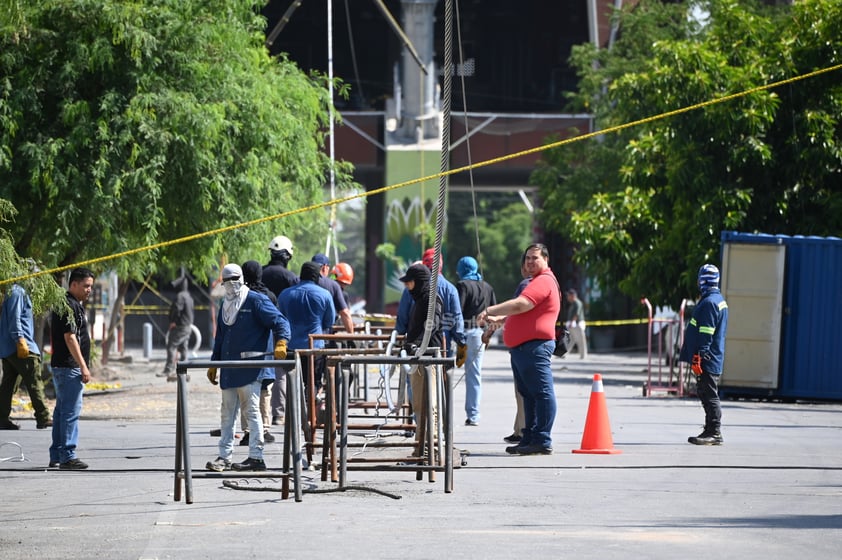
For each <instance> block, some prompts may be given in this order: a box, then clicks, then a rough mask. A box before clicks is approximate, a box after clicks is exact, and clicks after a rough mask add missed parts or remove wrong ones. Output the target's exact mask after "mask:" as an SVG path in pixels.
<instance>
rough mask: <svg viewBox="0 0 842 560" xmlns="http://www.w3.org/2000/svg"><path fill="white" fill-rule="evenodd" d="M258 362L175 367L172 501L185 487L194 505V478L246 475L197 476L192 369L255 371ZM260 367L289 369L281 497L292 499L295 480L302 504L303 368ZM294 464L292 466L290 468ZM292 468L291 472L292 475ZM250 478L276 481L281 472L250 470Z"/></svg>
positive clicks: (283, 363) (266, 363)
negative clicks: (189, 391) (189, 380)
mask: <svg viewBox="0 0 842 560" xmlns="http://www.w3.org/2000/svg"><path fill="white" fill-rule="evenodd" d="M255 363H256V361H255V360H230V361H211V360H189V361H186V362H178V364H177V366H176V376H177V377H178V384H177V393H176V394H177V401H176V429H175V469H174V480H173V484H174V488H173V500H174V501H176V502H180V501H181V495H182V487H183V490H184V498H185V502H186V503H188V504H192V503H193V479H194V478H228V477H238V478H240V477H242V476H243V474H242V473H239V472H236V471H234V472H230V473H216V472H205V471H202V472H199V473H194V472H193V468H192V464H191V459H190V420H189V414H188V406H187V403H188V400H187V379H186V378H187V372H188V371H189V370H190V369H207V368H212V367H215V368H253V367H255ZM259 364H260V367H290V369H291V370H292V371H290V372H289V373H288V375H287V398H286V415H285V422H284V447H283V448H284V451H283V467H282V469H281V472H280V476H281V478H282V487H281V498H282V499H284V500H286V499H288V498H289V477H290V474H291V475H292V478H293V486H294V491H295V501H296V502H300V501H301V499H302V487H301V448H302V446H301V440H300V431H299V430H300V428H299V427H300V426H301V425H302V423H301V403H302V402H303V396H302V394H301V386H302V382H301V377H300V373H299V372H300V368H296V369H293V367H292V366H294V365H295V360H261V361H260V362H259ZM290 462H292V465H290ZM290 467H292V472H291V473H290ZM248 476H249V477H251V478H274V477H278V476H279V473H277V472H273V471H262V472H253V471H249V473H248Z"/></svg>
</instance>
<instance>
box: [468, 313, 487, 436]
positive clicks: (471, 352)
mask: <svg viewBox="0 0 842 560" xmlns="http://www.w3.org/2000/svg"><path fill="white" fill-rule="evenodd" d="M465 344H466V345H467V346H468V354H467V358H466V359H465V417H466V418H467V419H468V420H470V421H472V422H479V402H480V399H481V398H482V357H483V355H485V345H483V343H482V329H480V328H476V329H467V330H465Z"/></svg>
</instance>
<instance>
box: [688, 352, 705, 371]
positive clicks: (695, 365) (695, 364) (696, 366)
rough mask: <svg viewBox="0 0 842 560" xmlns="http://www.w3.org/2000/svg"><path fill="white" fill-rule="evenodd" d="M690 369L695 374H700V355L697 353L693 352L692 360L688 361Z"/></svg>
mask: <svg viewBox="0 0 842 560" xmlns="http://www.w3.org/2000/svg"><path fill="white" fill-rule="evenodd" d="M690 371H692V372H693V373H695V374H696V375H702V357H701V356H700V355H698V354H693V361H692V362H690Z"/></svg>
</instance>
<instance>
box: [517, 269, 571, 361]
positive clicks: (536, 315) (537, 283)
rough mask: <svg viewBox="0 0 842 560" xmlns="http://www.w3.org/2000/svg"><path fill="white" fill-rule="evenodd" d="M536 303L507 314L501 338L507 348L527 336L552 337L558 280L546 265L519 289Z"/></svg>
mask: <svg viewBox="0 0 842 560" xmlns="http://www.w3.org/2000/svg"><path fill="white" fill-rule="evenodd" d="M520 297H525V298H526V299H528V300H529V301H531V302H532V303H533V304H534V305H535V307H533V308H532V309H530V310H529V311H527V312H526V313H518V314H517V315H510V316H509V317H507V318H506V328H505V329H504V330H503V342H504V343H505V344H506V346H507V347H509V348H514V347H515V346H520V345H521V344H523V343H524V342H528V341H530V340H555V323H556V320H557V319H558V312H559V310H560V309H561V301H560V299H559V295H558V282H556V279H555V276H554V275H553V271H552V270H550V269H549V268H546V269H544V271H543V272H541V273H540V274H538V275H537V276H535V277H534V278H532V281H531V282H529V284H527V285H526V288H524V289H523V291H522V292H521V293H520Z"/></svg>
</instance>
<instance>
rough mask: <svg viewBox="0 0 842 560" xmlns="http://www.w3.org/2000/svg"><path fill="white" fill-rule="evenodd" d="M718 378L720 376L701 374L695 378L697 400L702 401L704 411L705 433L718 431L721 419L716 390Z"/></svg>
mask: <svg viewBox="0 0 842 560" xmlns="http://www.w3.org/2000/svg"><path fill="white" fill-rule="evenodd" d="M720 377H721V376H720V375H711V374H710V373H707V372H702V374H701V375H700V376H698V377H697V378H696V391H697V392H698V393H699V400H701V401H702V408H704V409H705V431H711V432H718V431H719V427H720V420H721V419H722V408H721V407H720V406H719V389H718V385H719V378H720Z"/></svg>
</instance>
